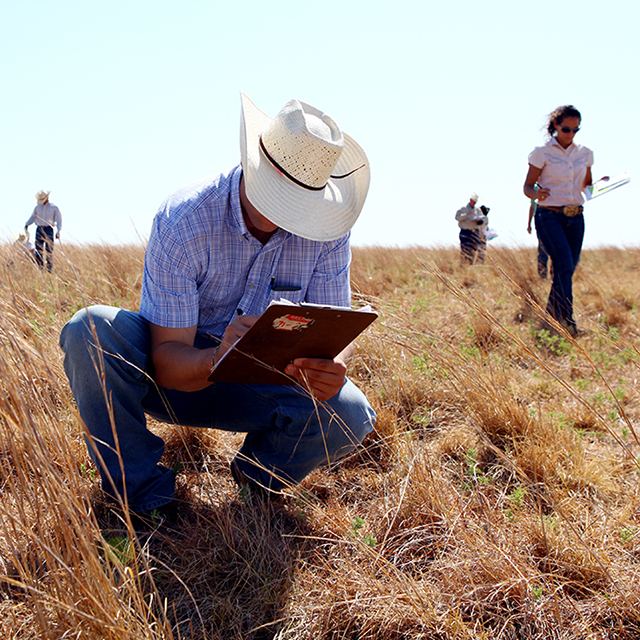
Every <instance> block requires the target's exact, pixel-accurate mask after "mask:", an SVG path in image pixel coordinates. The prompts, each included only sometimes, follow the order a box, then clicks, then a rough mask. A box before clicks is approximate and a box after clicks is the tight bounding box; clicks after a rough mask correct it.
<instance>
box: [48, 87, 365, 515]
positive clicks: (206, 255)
mask: <svg viewBox="0 0 640 640" xmlns="http://www.w3.org/2000/svg"><path fill="white" fill-rule="evenodd" d="M241 99H242V110H241V128H240V155H241V164H239V165H238V166H236V167H234V168H233V169H231V170H230V171H228V172H225V173H222V174H220V175H216V176H214V177H208V178H204V179H201V180H198V181H196V182H193V183H191V184H188V185H186V186H185V187H183V188H182V189H180V190H178V191H177V192H176V193H174V194H173V195H171V196H169V197H168V198H167V200H166V201H165V202H164V203H163V204H162V206H161V207H160V210H159V211H158V214H157V215H156V217H155V220H154V222H153V227H152V231H151V235H150V238H149V243H148V246H147V250H146V256H145V264H144V275H143V285H142V295H141V302H140V310H139V313H134V312H131V311H124V310H121V309H113V308H110V307H91V308H89V309H85V310H82V311H80V312H78V313H77V314H76V315H75V316H74V317H73V318H72V319H71V321H70V322H69V323H68V324H67V325H66V326H65V327H64V329H63V331H62V334H61V339H60V344H61V347H62V349H63V350H64V352H65V370H66V372H67V375H68V377H69V381H70V385H71V389H72V391H73V394H74V396H75V399H76V402H77V405H78V409H79V412H80V415H81V417H82V419H83V421H84V422H85V424H86V426H87V428H88V430H89V432H90V434H91V436H92V438H91V439H90V444H89V451H90V453H91V455H92V456H93V458H94V460H95V461H96V464H97V466H98V468H99V469H100V470H101V473H102V475H103V488H104V490H105V491H106V492H107V493H108V494H110V495H111V496H117V495H120V496H124V495H125V494H126V496H127V500H128V504H129V505H130V508H131V509H132V510H133V511H135V512H147V511H149V510H152V509H155V508H157V507H162V506H166V505H169V506H167V507H166V508H167V509H170V508H171V506H170V503H171V500H172V497H173V495H174V476H173V474H172V473H171V471H170V470H169V469H167V468H165V467H162V466H161V465H159V464H158V461H159V460H160V457H161V456H162V452H163V447H164V444H163V441H162V440H161V439H160V438H159V437H158V436H156V435H154V434H153V433H151V432H150V431H149V430H148V429H147V428H146V420H145V413H147V414H149V415H152V416H154V417H155V418H156V419H159V420H162V421H165V422H175V423H179V424H183V425H188V426H199V427H213V428H218V429H224V430H230V431H236V432H246V433H247V435H246V438H245V440H244V444H243V446H242V448H241V450H240V451H239V453H238V454H237V455H236V457H235V458H234V460H233V461H232V463H231V471H232V473H233V476H234V478H235V480H236V482H237V483H238V484H239V485H248V486H249V487H250V488H251V490H252V493H255V494H257V495H260V496H261V497H265V498H271V497H273V496H275V495H277V494H278V493H279V492H280V491H281V490H282V489H283V488H284V487H286V486H287V485H289V484H295V483H298V482H300V481H301V480H302V479H303V478H304V477H305V476H306V475H307V474H308V473H310V472H311V471H312V470H313V469H314V468H316V467H318V466H319V465H321V464H326V463H328V462H331V461H333V460H336V459H337V458H339V457H341V456H343V455H344V454H346V453H348V452H350V451H352V450H353V449H354V448H355V447H356V446H357V445H358V444H359V443H360V442H361V441H362V439H363V438H364V437H365V435H366V434H367V433H368V432H369V431H371V429H372V426H373V423H374V421H375V414H374V411H373V409H372V408H371V406H370V405H369V403H368V402H367V400H366V398H365V397H364V395H363V394H362V393H361V392H360V391H359V390H358V389H357V388H356V386H355V385H354V384H353V383H352V382H351V381H350V380H349V379H348V378H347V377H346V372H347V365H348V362H349V359H350V356H351V353H352V348H351V347H350V348H348V349H346V350H345V352H343V353H342V354H340V355H339V356H337V357H336V358H335V360H323V359H316V358H301V359H299V360H296V361H294V362H293V363H292V364H290V365H289V367H288V368H287V373H288V374H289V375H291V376H294V377H295V378H297V379H298V380H299V382H300V384H301V385H302V386H304V387H306V389H307V391H306V392H303V391H302V390H301V389H300V388H299V387H295V386H283V385H247V384H231V383H219V382H218V383H214V384H211V383H210V382H208V380H207V378H208V376H209V374H210V370H211V367H212V363H216V362H218V360H219V359H220V357H221V356H222V355H223V354H224V353H225V351H226V350H227V349H228V348H229V345H231V344H233V343H234V342H235V341H236V340H237V339H238V338H239V337H240V336H242V335H243V334H244V333H245V332H246V331H247V329H248V328H249V327H250V326H251V325H252V324H253V322H254V321H255V320H256V318H257V316H258V314H261V313H262V312H263V311H264V310H265V309H266V307H267V305H268V304H269V302H270V301H271V300H274V299H275V300H277V299H280V298H287V299H288V300H290V301H291V302H294V303H298V302H309V303H317V304H322V305H334V306H350V283H349V265H350V256H351V252H350V247H349V235H350V234H349V232H350V230H351V228H352V226H353V224H354V223H355V221H356V220H357V218H358V216H359V214H360V212H361V210H362V206H363V204H364V201H365V198H366V195H367V190H368V187H369V177H370V173H369V163H368V160H367V157H366V155H365V153H364V152H363V150H362V149H361V148H360V146H359V145H358V144H357V143H356V142H355V141H354V140H353V139H351V138H350V137H349V136H348V135H347V134H345V133H344V132H343V131H342V130H341V129H340V128H339V127H338V125H337V124H336V123H335V122H334V121H333V120H332V119H331V118H330V117H329V116H328V115H327V114H325V113H323V112H322V111H320V110H318V109H316V108H314V107H312V106H310V105H308V104H306V103H304V102H300V101H298V100H291V101H290V102H288V103H287V104H286V105H285V106H284V108H283V109H282V110H281V111H280V112H279V113H278V114H277V115H276V116H275V117H274V118H271V117H269V116H267V115H266V114H264V113H263V112H261V111H260V110H259V109H258V108H257V107H256V106H255V105H254V104H253V103H252V102H251V101H250V100H249V99H248V98H247V97H246V96H245V95H244V94H242V96H241ZM96 344H99V345H100V346H101V353H102V354H103V355H102V356H100V357H98V354H97V351H96V347H95V345H96ZM109 354H117V356H116V357H114V356H111V355H109ZM310 355H312V354H310ZM100 358H102V359H103V361H104V367H103V368H104V385H105V387H106V393H104V392H103V388H104V387H103V386H102V385H103V383H102V381H101V376H100V374H98V373H96V367H95V362H97V361H99V360H100ZM150 376H152V377H150ZM105 398H110V399H111V403H112V408H111V411H110V410H109V409H108V407H107V403H106V401H105ZM112 424H115V429H116V432H117V444H116V441H115V439H114V433H113V428H112ZM118 449H119V451H120V457H119V456H118V455H117V453H116V451H117V450H118Z"/></svg>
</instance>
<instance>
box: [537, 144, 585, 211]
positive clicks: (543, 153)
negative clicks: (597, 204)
mask: <svg viewBox="0 0 640 640" xmlns="http://www.w3.org/2000/svg"><path fill="white" fill-rule="evenodd" d="M529 164H530V165H532V166H533V167H536V168H538V169H542V172H541V173H540V177H539V178H538V184H539V185H540V186H541V187H542V188H543V189H548V190H549V192H550V193H549V197H548V198H547V199H546V200H545V201H544V202H541V203H539V206H541V207H544V206H547V205H548V206H551V207H562V206H564V205H566V204H577V205H580V204H582V203H583V202H584V196H583V195H582V187H583V185H584V178H585V175H586V174H587V169H588V168H589V167H591V166H592V165H593V151H591V149H589V148H588V147H583V146H582V145H581V144H575V143H574V142H572V143H571V144H570V145H569V146H568V147H567V148H566V149H564V148H562V147H561V146H560V144H559V143H558V141H557V140H556V139H555V138H551V140H549V142H547V143H546V144H545V145H543V146H542V147H536V148H535V149H534V150H533V151H532V152H531V153H530V154H529Z"/></svg>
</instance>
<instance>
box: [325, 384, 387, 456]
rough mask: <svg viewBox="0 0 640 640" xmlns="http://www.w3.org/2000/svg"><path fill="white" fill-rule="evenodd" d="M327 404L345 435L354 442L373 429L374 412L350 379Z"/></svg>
mask: <svg viewBox="0 0 640 640" xmlns="http://www.w3.org/2000/svg"><path fill="white" fill-rule="evenodd" d="M329 404H330V405H331V406H332V408H333V409H334V410H335V413H336V416H337V417H338V418H339V422H340V423H341V425H342V428H344V429H345V436H347V439H348V440H349V441H351V442H353V443H354V444H358V443H360V442H362V441H363V440H364V438H365V436H366V435H367V434H368V433H369V432H370V431H371V430H372V429H373V425H374V424H375V422H376V413H375V411H374V410H373V408H372V407H371V405H370V404H369V402H368V401H367V399H366V397H365V395H364V394H363V393H362V391H360V389H358V387H356V385H355V384H353V382H351V381H350V380H347V382H346V383H345V385H344V387H342V389H341V390H340V393H339V394H338V395H337V396H335V397H334V398H332V400H330V401H329Z"/></svg>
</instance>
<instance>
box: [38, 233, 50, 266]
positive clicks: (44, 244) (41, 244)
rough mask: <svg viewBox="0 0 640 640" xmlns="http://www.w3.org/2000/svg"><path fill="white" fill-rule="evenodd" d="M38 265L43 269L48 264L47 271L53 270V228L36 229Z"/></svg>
mask: <svg viewBox="0 0 640 640" xmlns="http://www.w3.org/2000/svg"><path fill="white" fill-rule="evenodd" d="M35 245H36V253H35V255H36V263H37V265H38V266H39V267H40V268H41V269H42V268H43V267H44V265H45V262H46V264H47V271H51V270H52V269H53V227H36V242H35Z"/></svg>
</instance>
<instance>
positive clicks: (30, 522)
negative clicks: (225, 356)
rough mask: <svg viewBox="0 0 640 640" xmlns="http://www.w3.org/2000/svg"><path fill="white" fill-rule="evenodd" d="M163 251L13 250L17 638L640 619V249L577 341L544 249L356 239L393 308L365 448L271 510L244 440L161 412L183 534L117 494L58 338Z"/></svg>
mask: <svg viewBox="0 0 640 640" xmlns="http://www.w3.org/2000/svg"><path fill="white" fill-rule="evenodd" d="M143 253H144V248H143V247H142V246H128V247H109V246H99V245H91V246H74V245H64V246H62V247H60V246H59V245H57V246H56V265H55V269H56V270H55V273H54V274H53V275H49V274H46V273H42V272H41V271H39V270H38V269H37V268H36V267H35V266H34V265H32V264H30V263H29V262H28V261H27V260H24V259H22V256H19V255H18V254H16V253H14V252H13V248H12V247H11V246H9V245H4V246H1V247H0V270H1V271H2V277H1V279H0V287H1V288H2V296H1V297H0V305H1V307H0V376H1V379H2V395H1V396H0V483H1V484H0V519H1V523H0V632H1V633H2V634H3V637H7V638H20V639H23V638H24V639H27V638H29V639H31V638H62V637H64V638H96V639H98V638H100V639H102V638H107V639H111V638H114V639H115V638H194V639H196V638H197V639H205V638H206V639H209V638H225V639H226V638H234V639H235V638H245V639H246V638H249V639H266V638H278V639H280V640H285V639H293V638H295V639H296V640H306V639H309V640H311V639H313V640H329V639H332V640H333V639H338V638H358V639H369V638H370V639H372V640H373V639H375V640H391V639H400V638H402V639H405V638H407V639H408V638H412V639H413V638H425V639H426V638H442V639H444V638H447V639H449V638H451V639H454V638H455V639H461V638H492V639H500V640H501V639H507V638H542V637H544V638H585V639H586V638H625V637H627V638H634V637H639V636H640V620H639V613H640V601H639V596H638V594H639V593H640V560H639V559H640V537H639V536H638V531H639V530H640V492H639V490H638V472H639V469H638V454H639V449H640V444H639V440H638V435H637V424H638V419H639V416H640V404H639V402H638V393H637V382H638V377H639V375H638V368H639V362H640V353H639V352H638V347H637V338H638V336H639V335H640V321H639V318H638V309H637V306H636V304H637V303H636V301H637V300H638V298H639V295H638V294H639V292H640V291H639V290H640V285H639V284H638V280H637V273H638V270H639V268H640V250H636V249H628V250H626V251H622V250H617V249H608V248H604V249H599V250H594V251H586V252H584V254H583V258H582V261H581V263H580V266H579V269H578V272H577V273H576V276H575V292H574V296H575V300H576V311H577V314H578V323H579V325H580V326H581V327H582V328H583V329H584V330H585V334H584V335H583V336H581V337H579V338H578V339H573V338H572V337H571V336H569V335H568V334H567V333H566V332H564V331H563V330H562V328H561V327H558V326H554V325H553V323H552V322H551V330H549V329H548V328H544V327H543V325H542V323H543V322H546V323H549V319H548V318H547V317H546V316H545V314H544V310H543V307H544V301H545V300H546V296H547V292H548V286H549V284H548V282H544V281H540V280H539V279H538V277H537V274H536V272H535V255H534V251H533V250H528V249H519V250H507V249H495V248H493V247H492V248H491V249H490V252H489V256H490V260H489V262H488V263H487V264H486V265H484V266H475V267H462V266H460V264H459V259H458V252H457V250H453V249H449V248H435V249H423V248H419V247H415V248H410V249H383V248H379V247H370V248H359V249H356V250H355V251H354V260H353V271H352V281H353V290H354V302H355V303H356V304H360V303H364V302H367V303H370V304H372V305H373V307H374V308H375V309H376V310H377V311H378V312H379V313H380V318H379V320H378V322H376V323H375V324H374V325H373V326H372V327H371V328H370V329H369V330H368V331H367V332H366V334H365V335H364V336H363V337H362V338H361V340H360V341H359V344H358V352H357V356H356V359H355V361H354V363H353V367H352V377H353V378H354V380H355V381H356V383H357V384H358V385H359V386H360V387H361V388H362V389H363V390H364V391H365V393H366V394H367V396H368V397H369V398H370V399H371V402H372V403H373V404H374V407H375V409H376V411H377V413H378V422H377V424H376V426H375V429H374V431H373V433H372V434H371V435H370V436H369V437H368V438H367V439H366V440H365V442H364V444H363V446H362V447H359V448H358V449H357V450H356V451H355V452H354V453H353V454H351V455H350V456H348V457H347V458H346V459H344V460H342V461H340V462H339V463H337V464H334V465H331V466H330V467H327V468H323V469H319V470H317V471H315V472H314V473H313V474H311V475H310V476H309V477H308V478H307V479H306V480H305V481H304V482H303V484H302V485H301V486H300V487H292V488H290V490H288V491H287V498H286V500H285V503H284V505H282V506H274V505H264V504H260V503H257V502H256V501H255V500H254V499H253V498H252V497H251V496H248V495H246V494H245V493H243V492H242V491H239V490H238V489H237V487H235V485H234V483H233V481H232V480H231V477H230V474H229V471H228V462H229V460H230V458H231V456H232V455H233V454H234V452H235V450H236V448H237V447H238V445H239V443H240V442H241V438H242V436H241V435H239V434H233V433H220V432H208V431H199V430H194V429H187V428H184V427H173V426H168V425H161V424H158V423H156V422H154V421H153V420H151V421H150V422H149V426H150V428H151V429H153V430H154V431H155V432H157V433H158V434H160V435H162V436H163V437H164V438H165V440H166V442H167V448H166V452H165V459H164V460H163V462H164V463H165V464H167V465H168V466H170V467H173V468H174V469H176V470H177V471H178V488H177V500H178V503H179V513H180V519H179V523H178V526H177V528H176V529H175V530H173V531H165V530H164V529H162V528H160V529H158V530H157V531H156V532H155V533H153V534H151V535H139V534H136V532H135V531H134V530H133V527H132V522H131V519H130V517H129V515H128V514H127V511H126V508H124V506H125V505H122V506H121V507H115V508H114V507H113V506H112V505H109V504H108V503H106V502H105V500H104V498H103V496H102V493H101V491H100V488H99V482H98V476H97V473H96V470H95V468H94V466H93V464H92V462H91V460H90V458H89V456H88V454H87V450H86V447H85V444H84V438H83V434H84V426H83V425H82V424H81V421H80V420H79V417H78V415H77V412H76V409H75V405H74V403H73V399H72V398H71V394H70V391H69V389H68V385H67V382H66V377H65V375H64V372H63V368H62V354H61V352H60V350H59V348H58V345H57V341H58V336H59V332H60V330H61V328H62V326H63V325H64V323H65V322H66V321H67V320H68V319H69V318H70V317H71V315H72V314H73V313H74V312H75V311H76V310H77V309H79V308H81V307H83V306H85V305H87V304H93V303H100V304H112V305H115V306H121V307H124V308H130V309H137V306H138V300H139V295H140V285H141V282H140V276H141V265H142V259H143Z"/></svg>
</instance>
